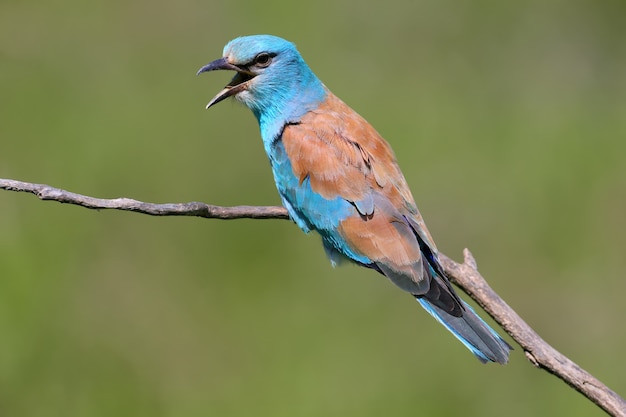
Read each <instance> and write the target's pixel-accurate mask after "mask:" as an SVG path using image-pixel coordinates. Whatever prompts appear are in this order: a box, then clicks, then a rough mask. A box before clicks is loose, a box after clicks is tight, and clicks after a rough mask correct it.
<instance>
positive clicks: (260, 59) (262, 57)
mask: <svg viewBox="0 0 626 417" xmlns="http://www.w3.org/2000/svg"><path fill="white" fill-rule="evenodd" d="M271 63H272V55H270V54H268V53H267V52H261V53H260V54H258V55H257V56H256V57H255V58H254V65H256V66H257V67H259V68H265V67H267V66H269V65H270V64H271Z"/></svg>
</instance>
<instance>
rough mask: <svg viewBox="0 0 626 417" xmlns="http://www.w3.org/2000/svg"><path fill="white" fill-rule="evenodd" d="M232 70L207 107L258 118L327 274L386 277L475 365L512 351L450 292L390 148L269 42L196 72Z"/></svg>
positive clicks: (234, 48)
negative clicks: (238, 108) (230, 107)
mask: <svg viewBox="0 0 626 417" xmlns="http://www.w3.org/2000/svg"><path fill="white" fill-rule="evenodd" d="M217 70H227V71H233V72H234V76H233V78H232V79H231V81H230V82H229V83H228V84H227V85H226V86H225V87H224V88H223V89H222V90H221V91H219V93H217V95H215V97H213V99H211V101H210V102H209V103H208V104H207V105H206V108H207V109H209V108H210V107H212V106H214V105H215V104H217V103H219V102H221V101H223V100H225V99H227V98H229V97H233V98H234V99H235V100H236V101H238V102H240V103H242V104H243V105H244V106H245V107H248V108H249V109H250V110H251V111H252V113H253V114H254V116H255V117H256V119H257V121H258V124H259V129H260V134H261V138H262V140H263V147H264V149H265V152H266V154H267V157H268V159H269V162H270V165H271V169H272V172H273V175H274V180H275V182H276V188H277V190H278V194H279V195H280V198H281V201H282V204H283V206H284V207H285V208H286V209H287V211H288V213H289V216H290V218H291V219H292V220H293V221H294V222H295V223H296V224H297V226H298V227H299V228H300V229H302V230H303V231H304V232H305V233H309V232H311V231H314V232H317V233H318V234H319V235H320V236H321V240H322V244H323V247H324V250H325V253H326V255H327V256H328V258H329V259H330V262H331V263H332V265H333V266H336V265H338V264H340V263H341V262H343V261H349V262H352V263H355V264H357V265H360V266H363V267H365V268H369V269H373V270H375V271H377V272H378V273H380V274H382V275H384V276H385V277H387V278H388V279H389V280H390V281H391V282H392V283H393V284H395V285H396V286H397V287H399V288H400V289H401V290H404V291H405V292H407V293H409V294H410V295H411V296H412V297H414V298H415V299H416V300H417V301H418V302H419V304H420V305H421V306H422V307H423V308H424V309H425V310H426V311H427V312H428V313H430V314H431V315H432V316H433V317H434V318H435V319H436V320H437V321H439V322H440V323H441V324H442V325H443V326H444V327H445V328H446V329H448V330H449V331H450V332H451V333H452V334H453V335H454V336H456V338H458V339H459V340H460V341H461V342H462V343H463V345H465V347H467V348H468V349H469V350H470V351H471V352H472V353H473V354H474V355H475V356H476V357H477V358H478V359H479V360H480V361H481V362H483V363H487V362H495V363H499V364H505V363H507V362H508V358H509V353H510V350H511V349H512V347H511V346H510V345H509V344H508V343H507V342H506V341H505V340H504V339H503V338H502V337H500V336H499V335H498V333H497V332H496V331H495V330H493V329H492V328H491V327H490V326H489V325H488V324H487V323H486V322H485V321H484V320H483V319H481V318H480V317H479V316H478V315H477V314H476V312H475V311H474V310H473V309H472V307H471V306H469V305H468V304H467V303H466V302H465V301H463V300H462V299H461V298H460V297H459V296H458V295H457V293H456V292H455V290H454V288H453V287H452V285H451V283H450V281H449V279H448V277H447V276H446V273H445V272H444V269H443V267H442V264H441V262H440V259H439V255H438V251H437V247H436V246H435V243H434V241H433V238H432V236H431V234H430V232H429V231H428V229H427V228H426V224H425V223H424V220H423V218H422V215H421V214H420V212H419V210H418V209H417V206H416V204H415V200H414V199H413V196H412V194H411V191H410V189H409V186H408V185H407V181H406V180H405V178H404V175H403V174H402V172H401V170H400V167H399V165H398V163H397V160H396V157H395V154H394V152H393V150H392V149H391V146H390V145H389V143H388V142H387V141H385V139H383V138H382V136H381V135H380V134H379V133H378V132H377V131H376V130H375V128H374V127H373V126H372V125H371V124H369V123H368V122H367V121H366V120H365V119H364V118H363V117H362V116H360V115H359V114H358V113H357V112H356V111H355V110H353V109H352V108H350V107H349V106H348V105H347V104H345V103H344V102H343V101H342V100H341V99H339V98H338V97H337V96H336V95H334V94H333V93H332V92H331V91H330V90H329V89H328V88H327V87H326V86H325V85H324V84H323V83H322V82H321V81H320V79H319V78H318V77H317V76H316V75H315V74H314V73H313V71H312V70H311V69H310V67H309V66H308V65H307V63H306V62H305V61H304V59H303V58H302V55H301V54H300V52H299V51H298V49H297V48H296V46H295V45H294V44H293V43H292V42H289V41H287V40H285V39H283V38H280V37H277V36H273V35H250V36H242V37H238V38H235V39H233V40H231V41H230V42H228V43H227V44H226V46H225V47H224V50H223V54H222V57H221V58H218V59H216V60H214V61H212V62H210V63H209V64H207V65H204V66H203V67H201V68H200V70H198V72H197V75H200V74H202V73H206V72H211V71H217Z"/></svg>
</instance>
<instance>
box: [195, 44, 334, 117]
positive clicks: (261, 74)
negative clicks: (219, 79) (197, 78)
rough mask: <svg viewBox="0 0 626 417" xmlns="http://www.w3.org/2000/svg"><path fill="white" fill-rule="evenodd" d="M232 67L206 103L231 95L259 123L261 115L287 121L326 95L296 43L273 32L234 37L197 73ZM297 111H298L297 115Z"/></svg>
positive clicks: (208, 105) (217, 101) (211, 103)
mask: <svg viewBox="0 0 626 417" xmlns="http://www.w3.org/2000/svg"><path fill="white" fill-rule="evenodd" d="M215 70H231V71H235V72H236V74H235V76H234V77H233V78H232V80H231V81H230V82H229V83H228V84H227V85H226V87H224V89H223V90H222V91H220V92H219V93H218V94H217V95H216V96H215V97H213V99H212V100H211V101H210V102H209V103H208V104H207V106H206V107H207V109H208V108H209V107H211V106H213V105H214V104H217V103H219V102H220V101H222V100H224V99H226V98H228V97H234V98H235V99H236V100H238V101H240V102H242V103H243V104H245V105H246V106H247V107H249V108H250V109H251V110H252V112H253V113H254V114H255V115H256V116H257V118H258V119H259V121H260V122H261V121H262V119H263V118H264V117H272V118H275V117H283V118H285V119H286V120H287V119H289V118H291V117H293V116H294V115H295V116H299V115H301V114H303V113H304V112H306V111H308V110H310V109H311V108H313V107H312V104H313V103H315V105H317V104H319V102H320V101H321V100H322V99H323V97H324V95H325V89H324V87H323V85H322V83H321V82H320V81H319V80H318V79H317V77H316V76H315V75H314V74H313V72H312V71H311V70H310V69H309V67H308V66H307V64H306V63H305V62H304V60H303V59H302V56H301V55H300V53H299V52H298V50H297V49H296V47H295V45H294V44H293V43H291V42H289V41H286V40H284V39H282V38H279V37H277V36H272V35H253V36H244V37H240V38H236V39H233V40H232V41H230V42H229V43H228V44H226V46H225V47H224V53H223V57H222V58H219V59H216V60H215V61H213V62H211V63H209V64H207V65H205V66H203V67H202V68H200V70H199V71H198V74H201V73H203V72H208V71H215ZM298 113H300V114H298Z"/></svg>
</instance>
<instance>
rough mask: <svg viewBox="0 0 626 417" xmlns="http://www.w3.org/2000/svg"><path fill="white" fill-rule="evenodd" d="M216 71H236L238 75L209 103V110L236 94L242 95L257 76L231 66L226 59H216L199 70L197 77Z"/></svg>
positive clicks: (207, 106)
mask: <svg viewBox="0 0 626 417" xmlns="http://www.w3.org/2000/svg"><path fill="white" fill-rule="evenodd" d="M216 70H230V71H236V72H237V74H235V76H234V77H233V79H232V80H230V82H229V83H228V85H226V87H224V89H223V90H222V91H220V92H219V93H217V95H216V96H215V97H213V98H212V99H211V101H209V104H207V105H206V108H207V109H208V108H209V107H211V106H212V105H214V104H217V103H219V102H220V101H222V100H224V99H227V98H228V97H231V96H234V95H235V94H237V93H240V92H241V91H243V90H245V89H246V88H247V82H248V81H250V80H251V79H252V78H254V76H255V74H253V73H251V72H250V71H247V70H246V69H244V68H241V67H238V66H237V65H234V64H231V63H230V62H228V60H227V59H226V57H224V58H220V59H216V60H215V61H213V62H210V63H208V64H206V65H205V66H203V67H202V68H200V69H199V70H198V72H197V73H196V75H200V74H202V73H203V72H209V71H216Z"/></svg>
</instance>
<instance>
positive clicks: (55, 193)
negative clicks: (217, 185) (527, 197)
mask: <svg viewBox="0 0 626 417" xmlns="http://www.w3.org/2000/svg"><path fill="white" fill-rule="evenodd" d="M0 188H1V189H5V190H9V191H18V192H19V191H21V192H28V193H32V194H35V195H36V196H37V197H38V198H40V199H42V200H52V201H58V202H60V203H67V204H74V205H78V206H82V207H86V208H90V209H96V210H100V209H112V210H125V211H134V212H138V213H143V214H149V215H151V216H196V217H204V218H211V219H224V220H230V219H243V218H247V219H289V216H288V214H287V210H285V209H284V208H283V207H260V206H235V207H221V206H214V205H210V204H205V203H197V202H192V203H176V204H152V203H145V202H142V201H137V200H132V199H129V198H115V199H100V198H94V197H89V196H85V195H81V194H76V193H71V192H69V191H65V190H61V189H59V188H54V187H50V186H48V185H44V184H32V183H28V182H22V181H15V180H9V179H0ZM440 257H441V261H442V264H443V267H444V269H445V271H446V273H447V274H448V276H449V277H450V279H451V280H452V281H454V283H455V284H456V285H457V286H458V287H459V288H461V289H462V290H463V291H464V292H465V293H467V294H468V295H469V296H470V297H472V298H473V299H474V300H475V301H476V302H477V303H478V304H479V305H480V306H481V307H482V308H483V309H484V310H485V311H486V312H487V313H488V314H489V315H490V316H491V317H493V319H494V320H495V321H496V322H498V324H500V326H502V328H503V329H504V330H505V331H506V332H507V333H508V334H509V335H510V336H511V337H512V338H513V340H515V341H516V342H517V343H518V344H519V345H520V346H521V347H522V349H523V350H524V353H525V354H526V357H527V359H528V360H529V361H530V362H531V363H532V364H533V365H534V366H536V367H538V368H541V369H544V370H546V371H548V372H550V373H551V374H553V375H555V376H557V377H558V378H560V379H561V380H563V381H564V382H565V383H567V384H568V385H570V386H571V387H573V388H574V389H575V390H577V391H578V392H580V393H581V394H582V395H584V396H585V397H586V398H588V399H589V400H590V401H592V402H593V403H595V404H596V405H598V406H599V407H600V408H602V409H603V410H604V411H606V412H607V413H608V414H609V415H611V416H615V417H626V401H624V399H623V398H621V397H620V396H619V395H618V394H617V393H615V392H614V391H612V390H611V389H609V388H608V387H607V386H606V385H604V384H603V383H602V382H600V381H599V380H598V379H597V378H595V377H594V376H593V375H591V374H589V373H588V372H587V371H585V370H583V369H582V368H581V367H579V366H578V365H576V364H575V363H574V362H572V361H571V360H570V359H568V358H567V357H566V356H564V355H563V354H561V353H560V352H558V351H557V350H556V349H554V348H553V347H552V346H550V345H549V344H548V343H547V342H546V341H545V340H543V339H542V338H541V337H540V336H539V335H538V334H537V333H536V332H535V331H534V330H533V329H532V328H531V327H530V326H529V325H528V324H527V323H526V322H525V321H524V320H522V318H521V317H520V316H519V315H518V314H517V313H516V312H515V311H514V310H513V309H512V308H511V307H509V305H508V304H507V303H506V302H505V301H504V300H503V299H502V298H500V296H499V295H498V294H497V293H496V292H495V291H493V290H492V289H491V287H490V286H489V285H488V284H487V281H485V279H484V278H483V277H482V276H481V275H480V273H479V272H478V271H477V266H476V260H475V259H474V257H473V256H472V254H471V253H470V251H469V250H467V249H465V251H464V261H463V263H462V264H459V263H456V262H455V261H453V260H452V259H450V258H448V257H447V256H445V255H444V254H440Z"/></svg>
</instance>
